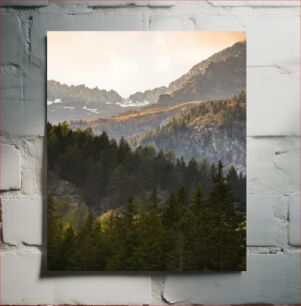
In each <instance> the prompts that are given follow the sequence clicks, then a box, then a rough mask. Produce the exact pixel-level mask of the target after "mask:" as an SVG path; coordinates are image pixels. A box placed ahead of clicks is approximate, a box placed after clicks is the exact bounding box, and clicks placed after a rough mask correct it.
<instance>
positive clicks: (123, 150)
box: [47, 122, 246, 271]
mask: <svg viewBox="0 0 301 306" xmlns="http://www.w3.org/2000/svg"><path fill="white" fill-rule="evenodd" d="M47 154H48V158H47V160H48V173H51V174H53V175H54V176H55V177H56V179H57V180H58V182H60V181H61V180H64V181H68V182H70V183H71V184H73V185H74V186H76V187H78V190H79V193H80V197H81V199H82V203H80V204H77V203H72V201H70V200H67V199H62V198H60V197H59V196H57V195H56V194H51V193H48V205H47V210H48V211H47V212H48V213H47V245H48V255H47V256H48V259H47V263H48V269H49V270H52V271H95V270H99V271H242V270H245V268H246V177H245V176H244V175H243V174H241V173H237V171H236V169H235V168H234V167H233V166H232V167H230V168H227V169H224V167H223V164H222V163H221V162H219V163H218V164H210V163H209V162H208V161H207V160H206V159H204V160H202V161H199V160H196V159H194V158H192V159H191V160H184V158H177V157H176V156H175V154H174V153H173V152H172V151H169V152H167V153H163V152H162V151H159V152H157V151H156V150H155V149H154V148H153V147H152V146H145V147H142V146H139V147H138V148H136V149H132V148H131V147H130V146H129V144H128V143H127V141H126V140H125V139H123V138H121V140H120V141H119V142H116V141H115V140H114V139H110V138H109V137H108V135H107V134H106V133H105V132H103V133H102V134H100V135H94V134H93V132H92V130H91V129H89V128H88V129H86V130H80V129H76V130H72V129H70V127H69V126H68V124H67V123H66V122H63V123H60V124H58V125H52V124H50V123H48V124H47Z"/></svg>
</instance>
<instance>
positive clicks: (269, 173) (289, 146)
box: [247, 137, 300, 197]
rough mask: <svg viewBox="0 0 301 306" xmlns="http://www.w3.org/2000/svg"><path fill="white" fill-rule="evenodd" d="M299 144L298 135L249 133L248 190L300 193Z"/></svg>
mask: <svg viewBox="0 0 301 306" xmlns="http://www.w3.org/2000/svg"><path fill="white" fill-rule="evenodd" d="M299 148H300V144H299V138H298V137H247V186H248V194H249V195H270V196H280V197H282V196H284V195H290V194H296V193H297V194H298V193H299V184H300V173H299V172H300V171H299V169H300V160H299Z"/></svg>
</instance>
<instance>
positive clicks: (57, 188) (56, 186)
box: [47, 171, 84, 206]
mask: <svg viewBox="0 0 301 306" xmlns="http://www.w3.org/2000/svg"><path fill="white" fill-rule="evenodd" d="M47 181H48V182H47V188H48V194H51V196H52V197H53V198H54V199H55V200H60V201H64V200H66V201H68V202H70V203H72V205H77V206H78V205H80V204H81V203H83V202H84V201H83V198H82V196H81V190H80V188H78V187H76V186H75V185H74V184H72V183H70V182H69V181H65V180H61V179H59V178H58V177H57V175H56V174H55V173H52V172H50V171H48V177H47Z"/></svg>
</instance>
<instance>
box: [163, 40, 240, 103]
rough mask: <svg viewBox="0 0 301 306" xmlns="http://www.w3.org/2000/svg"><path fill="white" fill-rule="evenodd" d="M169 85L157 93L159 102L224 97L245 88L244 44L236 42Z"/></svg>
mask: <svg viewBox="0 0 301 306" xmlns="http://www.w3.org/2000/svg"><path fill="white" fill-rule="evenodd" d="M169 88H172V89H173V90H171V93H169V94H168V93H166V94H162V95H160V97H159V101H158V102H159V103H161V104H165V105H166V104H175V103H179V102H183V101H189V100H217V99H225V98H229V97H232V96H234V95H235V94H238V93H239V92H241V91H245V90H246V43H245V42H239V43H236V44H235V45H233V46H232V47H229V48H227V49H225V50H223V51H221V52H219V53H217V54H215V55H213V56H212V57H210V58H208V59H207V60H205V61H203V62H201V63H200V64H198V65H196V66H194V67H193V68H192V69H191V70H190V71H189V72H188V73H187V74H186V75H184V76H183V77H182V78H180V79H178V80H177V81H175V82H173V83H171V84H170V86H169Z"/></svg>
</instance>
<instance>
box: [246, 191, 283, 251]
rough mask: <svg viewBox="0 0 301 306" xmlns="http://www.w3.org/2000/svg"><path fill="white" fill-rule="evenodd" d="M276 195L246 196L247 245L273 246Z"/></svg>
mask: <svg viewBox="0 0 301 306" xmlns="http://www.w3.org/2000/svg"><path fill="white" fill-rule="evenodd" d="M277 201H278V198H277V197H271V196H260V195H258V196H254V195H250V196H248V197H247V208H248V209H247V217H248V222H247V238H248V239H247V245H248V246H274V245H275V238H276V237H275V230H276V226H277V225H276V220H275V218H274V215H273V207H274V205H275V202H277Z"/></svg>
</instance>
